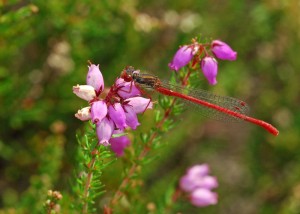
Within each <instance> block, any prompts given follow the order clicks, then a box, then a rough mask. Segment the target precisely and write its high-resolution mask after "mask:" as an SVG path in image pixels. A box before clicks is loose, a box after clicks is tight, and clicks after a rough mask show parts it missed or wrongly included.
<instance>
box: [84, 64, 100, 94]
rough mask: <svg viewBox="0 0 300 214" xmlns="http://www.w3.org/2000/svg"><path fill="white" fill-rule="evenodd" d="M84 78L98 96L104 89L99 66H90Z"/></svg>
mask: <svg viewBox="0 0 300 214" xmlns="http://www.w3.org/2000/svg"><path fill="white" fill-rule="evenodd" d="M88 67H89V71H88V73H87V77H86V83H87V85H90V86H93V87H94V89H95V90H96V92H97V94H100V93H101V92H102V91H103V89H104V81H103V76H102V73H101V71H100V69H99V65H94V64H91V65H90V66H88Z"/></svg>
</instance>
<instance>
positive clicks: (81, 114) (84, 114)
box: [75, 107, 91, 121]
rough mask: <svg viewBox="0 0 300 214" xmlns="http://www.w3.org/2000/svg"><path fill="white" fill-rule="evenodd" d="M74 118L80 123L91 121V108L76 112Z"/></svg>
mask: <svg viewBox="0 0 300 214" xmlns="http://www.w3.org/2000/svg"><path fill="white" fill-rule="evenodd" d="M75 117H76V118H78V119H79V120H81V121H87V120H90V119H91V107H85V108H82V109H80V110H78V111H77V113H76V114H75Z"/></svg>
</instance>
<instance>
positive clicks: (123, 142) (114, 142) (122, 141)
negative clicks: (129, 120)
mask: <svg viewBox="0 0 300 214" xmlns="http://www.w3.org/2000/svg"><path fill="white" fill-rule="evenodd" d="M121 133H122V131H117V130H115V131H114V133H113V134H121ZM109 143H110V148H111V150H112V151H113V152H114V153H115V154H116V155H117V156H118V157H121V156H123V155H124V150H125V148H127V147H128V146H129V145H130V140H129V138H128V136H127V135H122V136H120V137H114V138H111V139H110V140H109Z"/></svg>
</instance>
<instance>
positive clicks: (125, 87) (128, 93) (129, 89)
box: [115, 78, 141, 99]
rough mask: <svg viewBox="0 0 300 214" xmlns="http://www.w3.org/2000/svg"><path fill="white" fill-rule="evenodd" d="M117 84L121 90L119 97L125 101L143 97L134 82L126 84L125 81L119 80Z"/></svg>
mask: <svg viewBox="0 0 300 214" xmlns="http://www.w3.org/2000/svg"><path fill="white" fill-rule="evenodd" d="M115 84H116V86H117V87H118V88H119V90H118V92H117V93H118V95H119V96H120V97H122V98H123V99H127V98H129V97H136V96H139V95H141V92H140V90H139V89H138V88H137V87H136V86H135V84H134V82H125V81H124V79H122V78H119V79H117V80H116V83H115Z"/></svg>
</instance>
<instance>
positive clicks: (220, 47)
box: [211, 40, 237, 61]
mask: <svg viewBox="0 0 300 214" xmlns="http://www.w3.org/2000/svg"><path fill="white" fill-rule="evenodd" d="M211 51H212V52H213V54H214V55H215V56H216V57H217V58H219V59H222V60H231V61H233V60H236V58H237V53H236V52H235V51H233V50H232V49H231V47H230V46H229V45H228V44H226V43H225V42H222V41H220V40H214V41H212V43H211Z"/></svg>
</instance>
